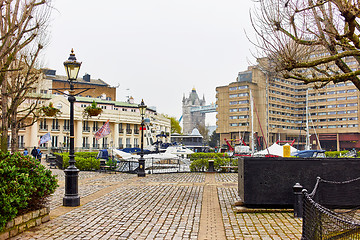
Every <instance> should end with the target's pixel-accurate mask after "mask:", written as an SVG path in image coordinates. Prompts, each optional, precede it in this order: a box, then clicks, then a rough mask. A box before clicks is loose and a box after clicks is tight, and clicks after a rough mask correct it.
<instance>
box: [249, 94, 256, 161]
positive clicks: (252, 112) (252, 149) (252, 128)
mask: <svg viewBox="0 0 360 240" xmlns="http://www.w3.org/2000/svg"><path fill="white" fill-rule="evenodd" d="M250 108H251V133H250V134H251V155H253V154H254V148H255V139H254V100H253V97H252V92H251V89H250Z"/></svg>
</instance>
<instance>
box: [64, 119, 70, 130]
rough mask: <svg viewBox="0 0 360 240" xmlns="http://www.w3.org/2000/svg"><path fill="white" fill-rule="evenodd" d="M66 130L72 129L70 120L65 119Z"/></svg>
mask: <svg viewBox="0 0 360 240" xmlns="http://www.w3.org/2000/svg"><path fill="white" fill-rule="evenodd" d="M64 131H70V120H68V119H67V120H66V119H65V120H64Z"/></svg>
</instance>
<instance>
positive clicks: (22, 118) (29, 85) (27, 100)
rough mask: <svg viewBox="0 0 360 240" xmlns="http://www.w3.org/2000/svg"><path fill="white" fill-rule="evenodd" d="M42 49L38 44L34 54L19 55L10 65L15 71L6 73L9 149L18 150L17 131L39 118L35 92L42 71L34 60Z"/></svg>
mask: <svg viewBox="0 0 360 240" xmlns="http://www.w3.org/2000/svg"><path fill="white" fill-rule="evenodd" d="M41 49H42V47H41V46H38V48H37V51H36V52H35V53H34V54H24V55H21V56H20V58H19V59H17V60H16V61H13V63H12V66H13V68H15V69H18V70H17V71H10V72H8V74H7V79H6V81H7V86H8V91H7V92H8V93H9V98H8V105H7V111H6V112H7V116H8V121H9V126H10V128H11V151H12V152H15V151H17V150H18V143H19V141H18V133H19V130H20V128H24V127H29V126H31V125H33V124H34V123H35V122H36V121H37V120H38V118H39V116H40V114H41V112H40V110H39V105H40V102H41V99H42V98H41V95H40V94H39V93H36V92H34V91H36V89H39V88H40V86H39V84H40V80H41V79H42V76H43V74H42V71H41V70H39V69H37V68H35V66H36V62H37V61H36V60H37V58H38V56H39V52H40V50H41Z"/></svg>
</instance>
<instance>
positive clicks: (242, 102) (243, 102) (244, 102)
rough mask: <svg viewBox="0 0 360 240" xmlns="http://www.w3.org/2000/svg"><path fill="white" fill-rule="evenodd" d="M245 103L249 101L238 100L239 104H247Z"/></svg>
mask: <svg viewBox="0 0 360 240" xmlns="http://www.w3.org/2000/svg"><path fill="white" fill-rule="evenodd" d="M247 103H249V100H243V101H239V104H247Z"/></svg>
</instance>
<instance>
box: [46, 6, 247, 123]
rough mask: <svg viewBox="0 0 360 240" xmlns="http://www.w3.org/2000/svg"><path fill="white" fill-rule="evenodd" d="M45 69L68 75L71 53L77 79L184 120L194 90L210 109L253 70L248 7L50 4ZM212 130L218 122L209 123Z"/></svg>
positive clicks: (210, 116) (211, 121)
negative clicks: (219, 92) (223, 89)
mask: <svg viewBox="0 0 360 240" xmlns="http://www.w3.org/2000/svg"><path fill="white" fill-rule="evenodd" d="M53 1H54V2H53V4H54V7H55V10H54V11H53V13H52V22H51V28H50V33H51V36H50V43H49V46H48V47H47V48H46V50H45V51H46V52H45V66H46V67H48V68H52V69H55V70H57V74H58V75H65V70H64V67H63V62H64V61H65V60H66V59H67V58H68V56H69V54H70V50H71V48H74V51H75V54H76V57H77V59H78V61H81V62H82V66H81V69H80V73H79V76H80V77H82V76H83V75H84V74H85V73H88V74H90V75H91V78H94V79H98V78H100V79H102V80H104V81H105V82H107V83H109V84H110V85H111V86H118V85H119V88H118V90H117V100H119V101H125V100H126V96H129V95H130V96H133V97H134V99H135V102H136V103H140V101H141V99H142V98H143V99H144V101H145V104H147V105H148V106H155V107H156V108H157V111H158V112H159V113H165V114H168V115H170V116H174V117H176V118H177V119H179V118H180V116H181V115H182V98H183V96H184V94H185V96H186V97H187V96H188V95H189V93H190V91H191V89H192V88H193V87H195V88H196V90H197V93H198V94H199V96H200V97H202V96H203V95H204V96H205V100H206V102H207V104H210V103H212V102H215V88H216V87H217V86H223V85H227V84H229V83H230V82H232V81H234V80H235V79H236V76H237V73H238V72H239V71H244V70H246V69H247V66H248V65H249V62H250V63H254V59H253V57H252V54H251V49H253V46H252V45H251V43H250V42H249V41H248V39H247V37H246V35H245V31H246V32H251V31H252V28H251V24H250V17H249V9H250V8H253V6H254V3H253V2H252V1H251V0H222V1H214V0H177V1H175V0H126V1H125V0H112V1H109V0H103V1H98V0H96V1H95V0H75V1H74V0H53ZM206 122H207V123H208V124H215V115H214V114H210V115H209V116H208V117H207V121H206Z"/></svg>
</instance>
